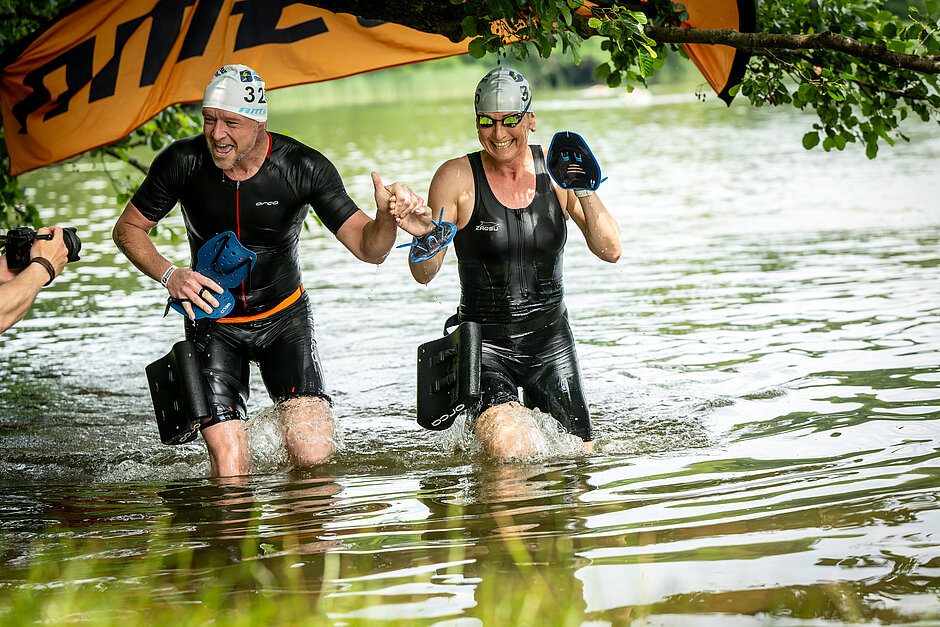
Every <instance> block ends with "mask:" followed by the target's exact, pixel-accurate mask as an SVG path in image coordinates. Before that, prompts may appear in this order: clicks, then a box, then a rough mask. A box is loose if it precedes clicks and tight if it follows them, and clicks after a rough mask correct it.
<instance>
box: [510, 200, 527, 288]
mask: <svg viewBox="0 0 940 627" xmlns="http://www.w3.org/2000/svg"><path fill="white" fill-rule="evenodd" d="M510 211H512V213H513V215H515V216H516V232H517V233H518V237H517V238H516V239H517V241H518V242H519V262H518V264H517V265H518V266H519V285H520V287H521V289H522V297H523V298H527V297H528V296H529V285H528V283H526V275H525V234H526V229H525V217H526V214H525V210H524V209H511V210H510Z"/></svg>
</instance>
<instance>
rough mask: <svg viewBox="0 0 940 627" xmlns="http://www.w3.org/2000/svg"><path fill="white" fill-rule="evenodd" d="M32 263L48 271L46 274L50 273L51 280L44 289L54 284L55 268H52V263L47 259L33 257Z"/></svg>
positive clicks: (44, 285)
mask: <svg viewBox="0 0 940 627" xmlns="http://www.w3.org/2000/svg"><path fill="white" fill-rule="evenodd" d="M29 262H30V263H38V264H39V265H41V266H42V267H43V268H45V269H46V272H48V273H49V280H48V281H46V282H45V283H44V284H43V287H46V285H49V284H50V283H52V279H54V278H55V268H53V267H52V262H51V261H49V260H48V259H46V258H45V257H33V258H32V259H30V260H29Z"/></svg>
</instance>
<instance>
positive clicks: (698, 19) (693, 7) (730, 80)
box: [682, 0, 757, 104]
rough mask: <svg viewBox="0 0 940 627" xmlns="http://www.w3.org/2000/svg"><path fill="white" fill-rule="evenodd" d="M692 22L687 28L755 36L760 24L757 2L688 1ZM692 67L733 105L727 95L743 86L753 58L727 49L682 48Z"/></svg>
mask: <svg viewBox="0 0 940 627" xmlns="http://www.w3.org/2000/svg"><path fill="white" fill-rule="evenodd" d="M683 4H684V5H685V9H686V11H688V12H689V19H688V21H687V22H685V23H684V24H683V26H684V27H687V28H701V29H720V28H733V29H735V30H738V31H741V32H742V33H753V32H754V29H755V28H756V24H757V7H756V3H755V2H754V0H685V1H684V2H683ZM682 49H683V50H685V52H686V54H688V55H689V58H690V59H692V63H694V64H695V66H696V67H697V68H698V69H699V72H701V73H702V76H704V77H705V80H707V81H708V84H709V85H711V87H712V89H714V90H715V93H717V94H718V97H719V98H721V99H722V100H724V101H725V102H727V103H728V104H731V99H732V98H733V96H731V95H730V94H729V93H728V90H730V89H731V88H732V87H734V86H735V85H737V84H738V83H740V82H741V78H742V77H743V76H744V70H745V67H746V66H747V62H748V59H749V58H750V55H749V54H747V53H746V52H742V51H740V50H735V49H734V48H730V47H728V46H703V45H699V44H682Z"/></svg>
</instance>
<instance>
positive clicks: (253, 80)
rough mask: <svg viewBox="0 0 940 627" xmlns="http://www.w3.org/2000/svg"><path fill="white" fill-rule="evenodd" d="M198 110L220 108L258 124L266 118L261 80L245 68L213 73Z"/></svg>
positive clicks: (266, 103)
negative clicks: (200, 108) (200, 107)
mask: <svg viewBox="0 0 940 627" xmlns="http://www.w3.org/2000/svg"><path fill="white" fill-rule="evenodd" d="M202 107H203V109H205V108H206V107H210V108H213V109H222V110H223V111H229V112H231V113H237V114H239V115H243V116H245V117H246V118H251V119H252V120H255V121H258V122H265V121H266V120H267V119H268V101H267V94H265V91H264V81H263V80H261V77H260V76H258V73H257V72H255V71H254V70H253V69H251V68H250V67H248V66H247V65H226V66H224V67H222V68H219V71H218V72H216V73H215V76H213V77H212V80H211V81H209V85H208V86H207V87H206V92H205V94H203V96H202Z"/></svg>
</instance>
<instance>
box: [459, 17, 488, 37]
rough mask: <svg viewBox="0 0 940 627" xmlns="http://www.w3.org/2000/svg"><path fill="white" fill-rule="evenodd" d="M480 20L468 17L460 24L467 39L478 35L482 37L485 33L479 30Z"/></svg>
mask: <svg viewBox="0 0 940 627" xmlns="http://www.w3.org/2000/svg"><path fill="white" fill-rule="evenodd" d="M477 24H478V20H477V18H475V17H473V16H472V15H468V16H467V17H465V18H463V21H462V22H461V23H460V26H461V28H463V34H464V35H466V36H467V37H476V36H477V35H482V34H483V33H481V32H480V30H479V29H478V28H477Z"/></svg>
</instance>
